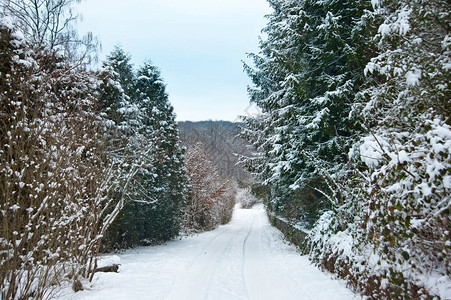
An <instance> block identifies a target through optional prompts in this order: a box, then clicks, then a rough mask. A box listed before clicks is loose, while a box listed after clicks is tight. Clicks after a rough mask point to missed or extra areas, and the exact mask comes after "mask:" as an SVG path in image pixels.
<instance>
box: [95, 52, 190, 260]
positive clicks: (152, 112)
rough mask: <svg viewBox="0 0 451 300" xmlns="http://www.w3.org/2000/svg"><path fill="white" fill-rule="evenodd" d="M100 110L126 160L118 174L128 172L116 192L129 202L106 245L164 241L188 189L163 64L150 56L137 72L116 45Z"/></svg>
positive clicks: (118, 154)
mask: <svg viewBox="0 0 451 300" xmlns="http://www.w3.org/2000/svg"><path fill="white" fill-rule="evenodd" d="M99 76H100V78H101V80H102V81H101V84H100V85H99V89H98V93H99V95H100V99H101V112H102V115H104V116H105V118H107V119H108V123H109V126H108V127H107V128H106V132H105V135H106V140H107V141H108V146H107V148H106V152H107V154H109V155H111V156H112V157H113V158H114V159H116V160H117V161H119V162H121V163H120V164H117V168H116V173H117V174H116V176H117V177H118V178H129V177H130V175H131V174H132V176H131V177H130V179H129V181H128V182H129V184H128V185H127V189H122V191H115V192H114V194H113V197H116V198H118V199H122V198H124V207H123V209H122V211H121V213H120V214H119V216H118V218H117V219H116V220H115V222H114V223H113V224H112V226H111V227H110V229H109V230H108V232H107V233H106V236H105V238H104V240H103V244H102V245H103V247H102V250H103V251H106V250H112V249H115V250H117V249H122V248H127V247H132V246H136V245H138V244H151V243H161V242H163V241H166V240H168V239H170V238H173V237H174V236H175V235H177V234H178V231H179V229H180V222H181V208H182V205H183V203H184V201H185V199H186V195H187V193H188V190H187V177H186V171H185V168H184V164H183V152H182V148H181V145H180V142H179V139H178V128H177V124H176V122H175V114H174V112H173V108H172V106H171V104H170V103H169V101H168V96H167V94H166V92H165V84H164V83H163V81H162V79H161V76H160V72H159V70H158V69H157V68H156V67H155V66H154V65H152V64H151V63H150V62H146V63H144V64H143V66H142V67H140V68H139V69H138V70H137V72H135V71H134V70H133V67H132V65H131V63H130V57H129V56H128V55H127V54H126V53H124V51H123V50H121V49H120V48H116V49H115V50H114V51H113V52H112V53H111V55H110V56H109V57H108V59H107V61H106V62H105V63H104V64H103V68H102V70H101V71H100V74H99Z"/></svg>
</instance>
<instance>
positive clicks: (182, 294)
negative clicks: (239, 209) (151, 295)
mask: <svg viewBox="0 0 451 300" xmlns="http://www.w3.org/2000/svg"><path fill="white" fill-rule="evenodd" d="M245 229H246V227H244V226H240V228H239V229H238V230H230V228H228V230H224V232H223V233H222V234H219V235H217V236H216V237H215V238H214V240H212V241H209V242H208V243H207V244H206V245H205V246H203V247H201V249H202V251H203V252H204V253H203V254H202V252H201V253H200V254H199V255H198V256H197V258H196V259H194V261H193V262H192V263H190V264H189V265H188V267H187V268H186V272H183V273H182V274H179V275H178V276H177V279H176V281H175V282H174V284H173V285H172V288H171V291H169V293H168V294H167V295H166V297H165V299H168V300H170V299H193V300H199V299H207V297H208V293H209V291H210V288H211V282H212V280H213V277H214V274H215V272H216V270H217V269H218V267H219V266H220V264H221V260H222V259H223V257H224V255H225V253H226V252H227V250H228V249H229V248H230V245H232V243H233V241H234V240H235V239H236V238H237V237H239V236H240V233H241V232H243V231H244V230H245ZM190 267H191V268H190Z"/></svg>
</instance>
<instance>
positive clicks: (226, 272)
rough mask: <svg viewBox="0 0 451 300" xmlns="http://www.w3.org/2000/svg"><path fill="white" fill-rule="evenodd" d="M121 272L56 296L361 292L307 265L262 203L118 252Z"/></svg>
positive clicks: (329, 295)
mask: <svg viewBox="0 0 451 300" xmlns="http://www.w3.org/2000/svg"><path fill="white" fill-rule="evenodd" d="M120 259H121V264H122V265H121V268H120V273H118V274H115V273H99V274H96V277H95V279H94V281H93V283H92V285H91V286H88V288H87V289H86V290H84V291H82V292H78V293H75V294H74V293H71V292H67V290H66V294H65V295H64V296H63V295H60V296H59V297H58V299H74V300H78V299H195V300H199V299H215V300H220V299H227V300H229V299H258V300H260V299H262V300H263V299H271V300H279V299H296V300H303V299H306V300H307V299H308V300H311V299H312V300H313V299H315V300H320V299H327V300H331V299H334V300H341V299H360V297H358V296H356V295H354V294H353V293H352V292H351V291H350V290H348V289H347V288H345V287H344V285H343V284H342V283H341V282H338V281H335V280H332V279H330V277H329V276H328V275H327V274H324V273H322V272H320V271H319V270H318V269H317V268H315V267H313V266H312V265H310V263H309V261H308V259H307V258H306V257H305V256H300V255H299V253H297V252H296V250H295V248H294V247H293V246H290V245H287V244H286V243H285V242H284V241H283V238H282V235H281V234H280V232H279V231H278V230H276V229H274V228H273V227H271V226H270V224H269V222H268V219H267V217H266V215H265V212H264V209H263V207H262V206H258V207H256V208H255V209H251V210H243V209H237V210H235V213H234V217H233V220H232V222H231V223H230V224H228V225H225V226H221V227H220V228H218V229H216V230H214V231H211V232H207V233H203V234H200V235H198V236H194V237H189V238H184V239H182V240H177V241H173V242H170V243H168V244H167V245H162V246H157V247H147V248H144V247H143V248H138V249H134V250H130V251H127V252H126V253H125V254H122V255H120Z"/></svg>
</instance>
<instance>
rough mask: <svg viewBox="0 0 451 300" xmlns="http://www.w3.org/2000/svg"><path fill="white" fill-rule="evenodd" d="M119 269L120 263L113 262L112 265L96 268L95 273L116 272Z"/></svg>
mask: <svg viewBox="0 0 451 300" xmlns="http://www.w3.org/2000/svg"><path fill="white" fill-rule="evenodd" d="M118 270H119V265H118V264H113V265H111V266H105V267H101V268H96V270H95V273H97V272H105V273H107V272H114V273H118Z"/></svg>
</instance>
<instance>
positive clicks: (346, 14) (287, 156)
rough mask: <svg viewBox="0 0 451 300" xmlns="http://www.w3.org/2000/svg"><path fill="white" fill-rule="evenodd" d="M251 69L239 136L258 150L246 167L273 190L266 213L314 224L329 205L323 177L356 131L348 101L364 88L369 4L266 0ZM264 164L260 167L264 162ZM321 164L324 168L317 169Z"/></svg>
mask: <svg viewBox="0 0 451 300" xmlns="http://www.w3.org/2000/svg"><path fill="white" fill-rule="evenodd" d="M270 4H271V6H272V7H273V9H274V12H273V13H272V14H271V15H270V16H269V23H268V25H267V27H266V28H265V29H264V32H265V33H266V34H267V39H264V40H262V42H261V45H260V48H261V53H260V54H259V55H251V57H252V58H253V60H254V64H255V68H252V67H250V66H245V68H246V70H247V71H248V73H249V76H250V77H251V78H252V80H253V82H254V87H251V88H250V89H249V92H250V97H251V101H252V102H255V103H256V104H257V105H258V106H259V107H260V108H261V109H262V111H263V115H260V116H257V117H254V118H247V119H246V125H247V127H246V129H245V130H244V132H243V136H244V137H245V138H246V139H248V140H249V141H250V142H251V143H252V144H253V146H254V147H255V149H257V151H258V152H259V153H258V154H257V155H255V156H254V157H250V158H248V159H247V160H246V161H245V163H246V164H247V165H248V166H250V168H251V169H253V171H254V173H256V174H257V175H258V176H259V177H260V178H261V180H262V181H263V182H264V184H267V185H269V186H270V187H271V209H272V210H273V211H275V212H277V213H279V214H283V215H285V216H287V217H290V218H296V219H299V218H302V219H304V221H306V222H310V223H313V222H314V221H315V219H316V218H317V217H318V214H319V212H320V211H321V210H322V209H324V208H330V207H331V204H330V201H329V200H328V199H327V197H325V196H324V194H323V193H321V192H319V191H318V190H326V189H327V184H326V183H325V182H324V179H323V176H324V172H327V173H334V172H337V171H338V170H340V169H341V168H342V166H343V165H344V164H346V162H347V157H346V153H347V150H348V148H349V147H350V145H351V142H352V140H353V139H352V137H353V136H354V135H355V133H356V132H357V131H358V126H357V127H356V126H354V124H355V120H354V118H355V115H353V114H350V112H351V104H352V102H353V101H355V98H356V95H357V92H358V90H359V88H360V87H361V86H362V84H363V82H364V81H363V69H364V67H365V64H366V62H367V52H368V49H367V48H365V47H364V46H365V45H366V40H365V36H364V35H363V32H365V31H366V30H367V23H368V20H367V19H365V18H364V14H363V12H364V11H365V10H366V9H369V8H370V7H371V4H370V3H369V2H366V1H345V2H343V1H332V0H330V1H323V0H321V1H300V0H289V1H286V0H284V1H270ZM262 161H263V163H262ZM318 161H319V162H320V164H321V165H322V166H321V167H319V166H318Z"/></svg>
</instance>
